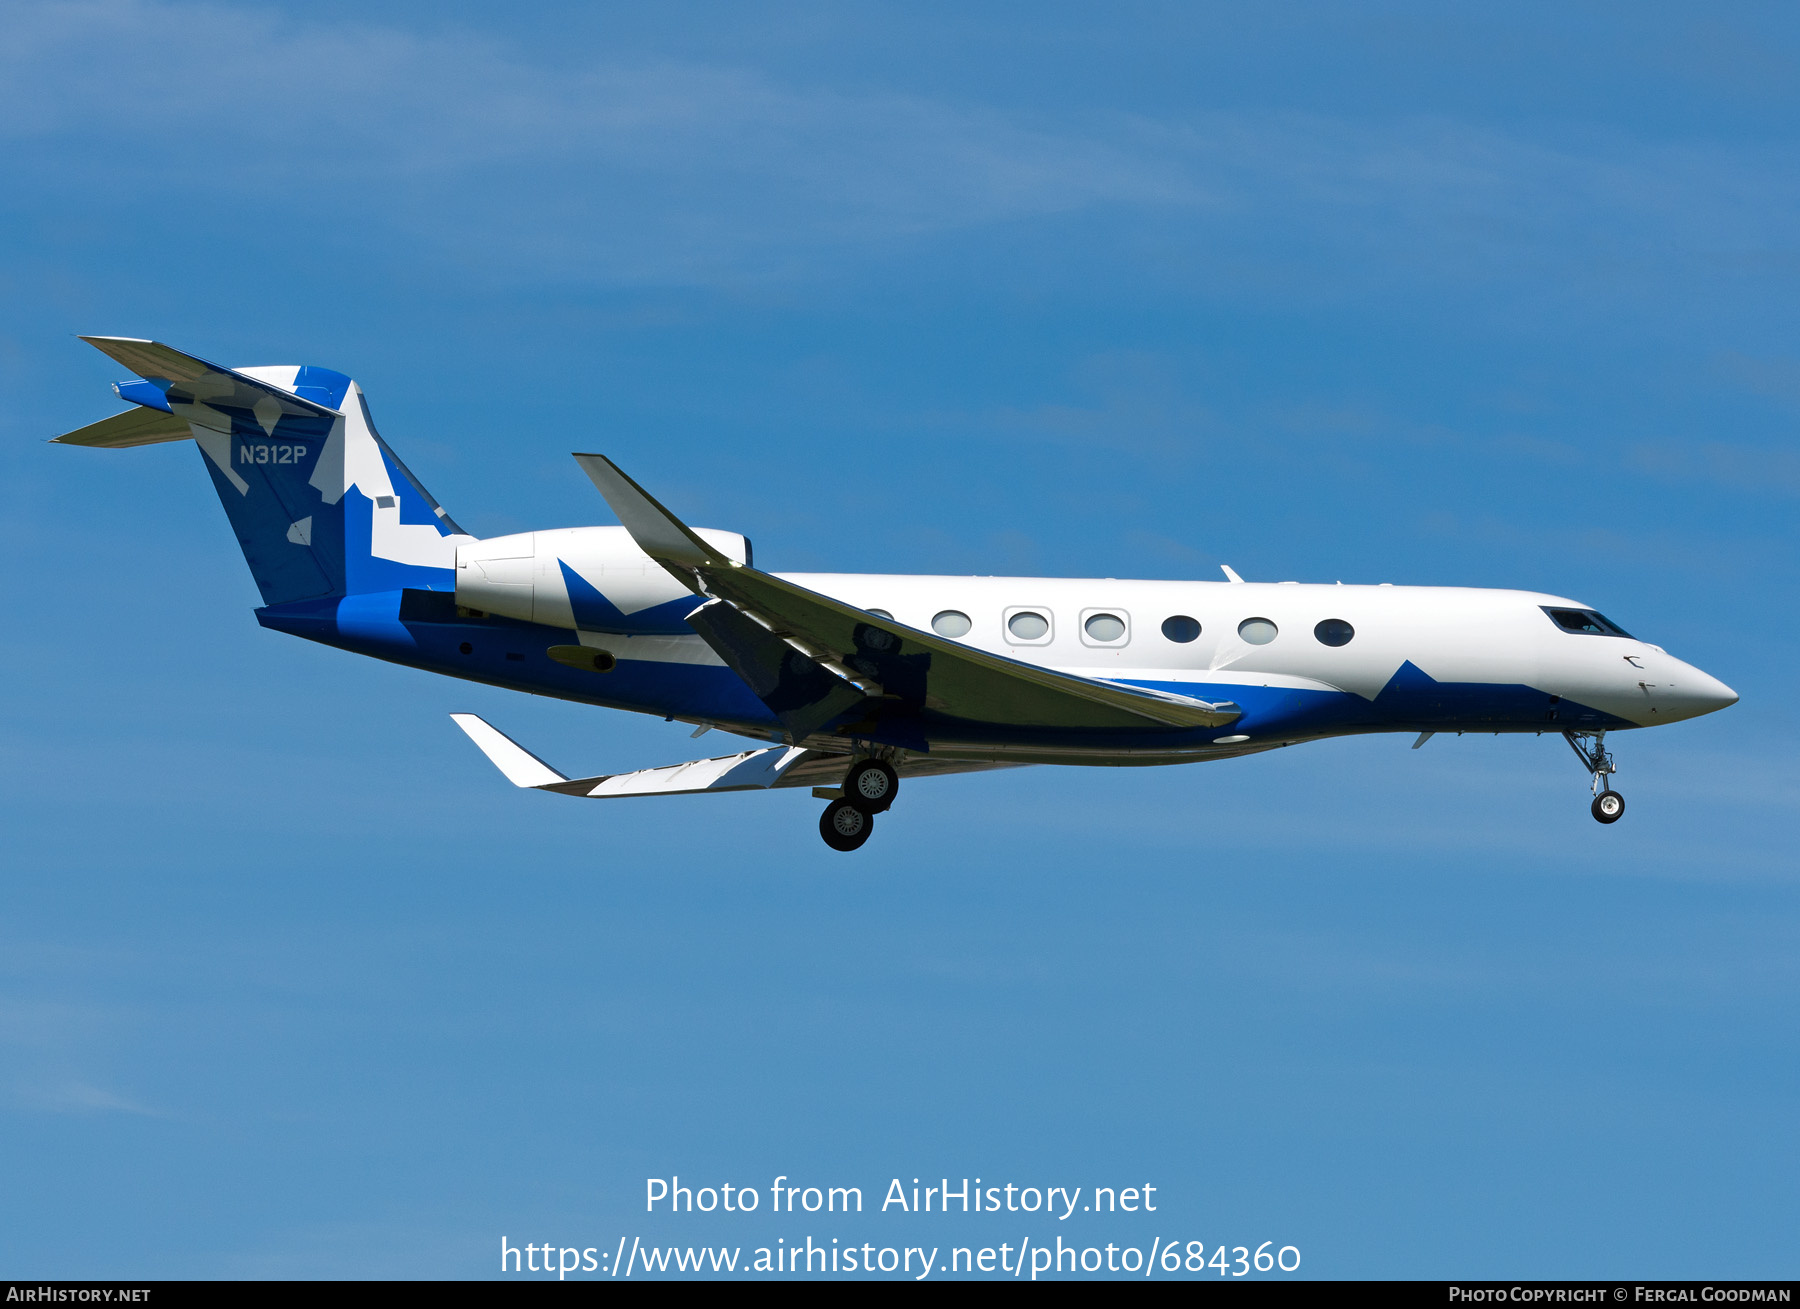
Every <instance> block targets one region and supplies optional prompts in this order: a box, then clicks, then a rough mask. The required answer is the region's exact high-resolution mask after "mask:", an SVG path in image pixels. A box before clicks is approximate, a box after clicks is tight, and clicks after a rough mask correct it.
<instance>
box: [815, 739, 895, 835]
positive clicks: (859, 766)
mask: <svg viewBox="0 0 1800 1309" xmlns="http://www.w3.org/2000/svg"><path fill="white" fill-rule="evenodd" d="M899 791H900V774H898V773H896V772H895V771H894V767H893V765H892V764H890V763H888V762H887V760H885V759H867V758H865V759H858V760H857V761H856V762H855V763H853V764H851V765H850V771H849V772H848V773H846V774H845V775H844V794H843V795H842V796H841V797H840V798H838V799H835V800H833V801H832V802H831V803H830V804H829V805H827V806H826V808H825V812H824V814H823V815H822V816H821V817H820V818H819V835H820V836H822V837H824V838H825V844H826V845H828V846H830V847H831V848H832V849H833V850H841V851H844V852H846V853H848V852H849V851H851V850H855V849H857V848H858V847H860V846H861V845H862V844H863V842H865V841H867V840H868V839H869V837H870V836H871V835H873V834H874V831H875V815H876V814H878V813H881V812H883V811H884V810H886V809H887V808H888V807H889V806H891V805H892V804H893V803H894V797H895V796H896V795H897V794H899Z"/></svg>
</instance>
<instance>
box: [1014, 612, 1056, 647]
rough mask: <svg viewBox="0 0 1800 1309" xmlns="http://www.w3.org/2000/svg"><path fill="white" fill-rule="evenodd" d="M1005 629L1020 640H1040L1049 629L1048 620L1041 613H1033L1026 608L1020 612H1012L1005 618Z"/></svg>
mask: <svg viewBox="0 0 1800 1309" xmlns="http://www.w3.org/2000/svg"><path fill="white" fill-rule="evenodd" d="M1006 630H1007V631H1009V632H1011V633H1012V634H1013V637H1014V638H1015V639H1016V640H1020V641H1041V640H1043V639H1044V634H1045V633H1047V632H1048V631H1049V630H1050V620H1049V619H1048V618H1045V617H1044V616H1043V615H1042V614H1034V613H1032V612H1030V611H1029V610H1027V611H1026V612H1024V613H1022V614H1014V615H1013V616H1012V617H1011V618H1009V619H1007V620H1006Z"/></svg>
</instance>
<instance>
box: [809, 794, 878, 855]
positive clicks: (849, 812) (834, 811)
mask: <svg viewBox="0 0 1800 1309" xmlns="http://www.w3.org/2000/svg"><path fill="white" fill-rule="evenodd" d="M874 831H875V815H874V814H872V813H869V812H868V811H867V810H866V809H864V808H863V807H862V806H861V805H855V804H851V803H850V802H849V801H848V800H833V801H832V802H831V803H830V804H828V805H827V806H825V812H824V813H823V814H822V815H820V817H819V835H820V836H822V837H824V838H825V844H826V845H828V846H830V847H831V848H832V849H833V850H842V851H844V852H845V853H846V854H847V853H849V852H850V851H851V850H856V849H859V848H861V846H862V844H863V842H864V841H867V840H868V839H869V836H870V835H871V834H872V833H873V832H874Z"/></svg>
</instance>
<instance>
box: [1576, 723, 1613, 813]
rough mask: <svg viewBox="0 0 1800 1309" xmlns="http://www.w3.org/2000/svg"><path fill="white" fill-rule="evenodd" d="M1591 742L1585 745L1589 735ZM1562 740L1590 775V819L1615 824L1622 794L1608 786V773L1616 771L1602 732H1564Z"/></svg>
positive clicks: (1609, 778) (1609, 782) (1610, 779)
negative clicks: (1591, 783) (1591, 801)
mask: <svg viewBox="0 0 1800 1309" xmlns="http://www.w3.org/2000/svg"><path fill="white" fill-rule="evenodd" d="M1590 736H1591V737H1592V739H1593V744H1592V745H1589V744H1587V741H1588V739H1589V737H1590ZM1563 740H1565V741H1567V742H1568V743H1569V749H1571V750H1573V751H1574V752H1575V754H1576V757H1577V758H1579V759H1580V760H1581V762H1582V763H1583V764H1584V765H1585V766H1586V767H1587V770H1588V771H1589V772H1590V773H1592V774H1593V775H1594V803H1593V805H1592V806H1591V809H1592V812H1593V815H1594V821H1595V822H1600V823H1616V822H1618V821H1619V819H1620V818H1622V817H1624V816H1625V797H1624V796H1622V795H1620V794H1619V793H1618V792H1617V791H1615V790H1613V789H1612V775H1613V774H1614V773H1616V772H1618V771H1619V767H1618V765H1617V764H1615V763H1614V762H1613V757H1612V754H1611V752H1610V751H1608V750H1607V748H1606V733H1605V732H1592V733H1589V732H1564V733H1563Z"/></svg>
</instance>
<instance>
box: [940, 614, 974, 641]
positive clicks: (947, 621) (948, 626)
mask: <svg viewBox="0 0 1800 1309" xmlns="http://www.w3.org/2000/svg"><path fill="white" fill-rule="evenodd" d="M972 626H974V624H972V623H971V622H969V616H968V615H967V614H965V613H963V612H962V611H961V610H958V609H946V610H944V611H943V612H942V613H940V614H938V615H937V616H936V617H935V618H933V619H932V620H931V630H932V631H934V632H936V633H937V634H938V635H939V636H949V637H957V636H967V635H968V634H969V628H970V627H972Z"/></svg>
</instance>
